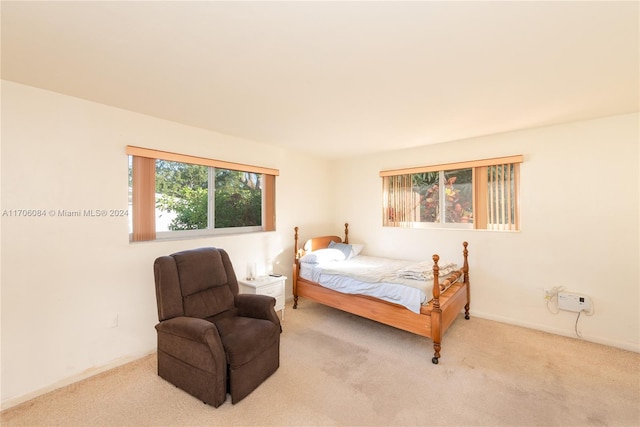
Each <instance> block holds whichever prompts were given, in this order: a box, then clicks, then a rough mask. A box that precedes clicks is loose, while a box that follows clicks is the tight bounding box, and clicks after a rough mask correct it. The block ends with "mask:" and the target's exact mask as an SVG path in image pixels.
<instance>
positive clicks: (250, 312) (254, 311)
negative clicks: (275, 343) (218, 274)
mask: <svg viewBox="0 0 640 427" xmlns="http://www.w3.org/2000/svg"><path fill="white" fill-rule="evenodd" d="M235 302H236V308H237V309H238V316H243V317H253V318H255V319H264V320H270V321H272V322H273V323H274V324H275V325H276V326H278V327H279V328H280V331H282V327H281V326H280V318H279V317H278V315H277V314H276V310H275V305H276V299H275V298H274V297H270V296H268V295H255V294H238V295H236V300H235Z"/></svg>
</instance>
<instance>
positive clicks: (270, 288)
mask: <svg viewBox="0 0 640 427" xmlns="http://www.w3.org/2000/svg"><path fill="white" fill-rule="evenodd" d="M286 280H287V278H286V276H278V277H273V276H260V277H256V278H255V279H254V280H238V285H240V292H241V293H243V294H256V295H269V296H270V297H274V298H275V299H276V307H275V309H276V311H278V310H282V320H284V284H285V281H286Z"/></svg>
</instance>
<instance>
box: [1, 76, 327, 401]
mask: <svg viewBox="0 0 640 427" xmlns="http://www.w3.org/2000/svg"><path fill="white" fill-rule="evenodd" d="M126 145H136V146H141V147H148V148H155V149H160V150H166V151H174V152H176V151H177V152H183V153H186V154H191V155H195V156H203V157H211V158H216V159H222V160H227V161H231V162H239V163H246V164H255V165H259V166H265V167H272V168H277V169H279V170H280V176H279V177H278V178H277V181H276V182H277V184H276V186H277V188H276V211H277V220H276V228H277V231H275V232H269V233H252V234H245V235H233V236H225V237H217V238H201V239H193V240H181V241H164V242H147V243H129V239H128V223H127V219H126V218H92V217H70V218H64V217H52V216H46V217H28V218H27V217H9V216H3V217H2V252H1V256H2V259H1V265H2V272H1V279H2V281H1V286H2V301H1V303H2V306H1V308H2V335H1V336H2V342H1V345H2V347H1V349H2V360H1V363H2V365H1V366H2V370H1V376H2V379H1V381H2V387H1V392H2V406H3V407H8V406H11V405H13V404H16V403H19V402H20V401H22V400H25V399H26V398H30V397H33V396H34V395H36V394H39V393H41V392H43V391H47V390H49V389H51V388H55V387H57V386H60V385H64V384H66V383H68V382H70V381H74V380H77V379H80V378H82V377H85V376H88V375H90V374H95V373H96V372H98V371H100V370H104V369H106V368H107V367H111V366H113V365H117V364H120V363H123V362H126V361H128V360H131V359H133V358H136V357H140V356H141V355H144V354H147V353H149V352H152V351H154V350H155V346H156V342H155V339H156V338H155V329H154V325H155V324H156V323H157V312H156V301H155V290H154V282H153V269H152V265H153V260H154V259H155V258H156V257H157V256H160V255H166V254H169V253H172V252H175V251H178V250H182V249H188V248H194V247H200V246H217V247H222V248H225V249H226V250H227V251H228V252H229V255H230V257H231V260H232V262H233V263H234V266H235V268H236V272H237V274H238V276H240V277H241V276H242V275H243V274H245V273H246V265H247V262H249V261H256V262H258V263H260V262H262V261H263V260H266V259H267V258H273V259H275V261H276V265H275V266H274V271H275V272H278V273H281V274H285V275H288V276H291V265H292V262H293V227H294V226H295V225H299V226H301V227H302V228H313V227H319V228H327V227H328V224H329V223H330V221H329V220H328V218H330V215H331V214H332V211H333V206H332V205H331V200H332V198H331V193H330V189H331V186H327V185H326V184H325V183H326V182H328V181H327V180H330V179H332V178H331V176H330V174H329V173H328V162H327V161H326V160H321V159H316V158H310V157H308V156H305V155H301V154H296V153H294V152H290V151H286V150H282V149H278V148H274V147H271V146H268V145H264V144H260V143H256V142H252V141H246V140H242V139H238V138H232V137H229V136H224V135H220V134H217V133H213V132H207V131H204V130H200V129H196V128H192V127H187V126H183V125H179V124H176V123H172V122H168V121H163V120H159V119H155V118H151V117H148V116H144V115H140V114H136V113H132V112H129V111H124V110H119V109H116V108H111V107H107V106H104V105H100V104H95V103H91V102H87V101H83V100H80V99H76V98H71V97H67V96H62V95H59V94H56V93H52V92H47V91H43V90H39V89H35V88H32V87H28V86H22V85H18V84H15V83H11V82H7V81H3V82H2V150H1V154H2V179H1V183H2V193H1V194H2V200H1V202H2V206H1V209H2V211H5V210H13V209H44V210H46V211H50V210H54V211H56V212H57V211H58V210H59V209H67V210H77V209H126V208H127V173H128V162H127V156H126V154H125V147H126ZM303 176H314V177H317V179H316V180H312V181H309V180H307V181H304V180H302V179H300V178H301V177H303ZM287 293H288V294H289V295H290V294H291V279H290V278H289V280H287ZM116 316H117V323H118V326H117V327H111V324H112V322H113V321H114V319H115V317H116Z"/></svg>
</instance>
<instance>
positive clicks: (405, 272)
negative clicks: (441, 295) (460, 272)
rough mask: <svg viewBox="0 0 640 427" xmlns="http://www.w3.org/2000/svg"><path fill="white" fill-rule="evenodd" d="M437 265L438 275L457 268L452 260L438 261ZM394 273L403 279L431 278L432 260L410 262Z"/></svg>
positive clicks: (449, 272)
mask: <svg viewBox="0 0 640 427" xmlns="http://www.w3.org/2000/svg"><path fill="white" fill-rule="evenodd" d="M438 267H439V268H440V271H439V277H442V276H446V275H447V274H451V273H453V272H454V271H456V270H457V269H458V265H457V264H455V263H452V262H442V263H438ZM396 274H397V276H398V277H401V278H403V279H414V280H433V261H423V262H419V263H416V264H411V265H409V266H407V267H406V268H403V269H400V270H398V272H397V273H396Z"/></svg>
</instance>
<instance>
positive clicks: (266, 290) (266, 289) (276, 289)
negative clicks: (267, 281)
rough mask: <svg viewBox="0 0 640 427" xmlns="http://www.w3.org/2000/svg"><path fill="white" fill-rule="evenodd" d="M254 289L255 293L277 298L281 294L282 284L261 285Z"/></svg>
mask: <svg viewBox="0 0 640 427" xmlns="http://www.w3.org/2000/svg"><path fill="white" fill-rule="evenodd" d="M256 291H257V292H256V293H258V294H261V295H269V296H270V297H274V298H278V297H280V296H282V284H281V283H276V284H275V285H269V286H262V287H260V288H258V289H257V290H256Z"/></svg>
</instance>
